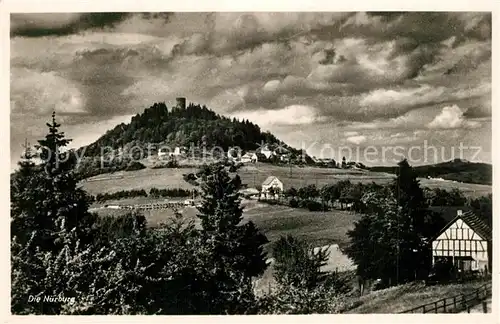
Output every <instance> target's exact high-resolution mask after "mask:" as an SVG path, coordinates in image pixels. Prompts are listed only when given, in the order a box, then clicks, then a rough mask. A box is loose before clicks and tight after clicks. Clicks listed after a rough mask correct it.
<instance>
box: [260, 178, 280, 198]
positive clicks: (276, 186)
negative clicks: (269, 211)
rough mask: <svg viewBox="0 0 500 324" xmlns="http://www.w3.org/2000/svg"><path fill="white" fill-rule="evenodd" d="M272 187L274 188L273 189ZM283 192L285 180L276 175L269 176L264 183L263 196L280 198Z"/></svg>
mask: <svg viewBox="0 0 500 324" xmlns="http://www.w3.org/2000/svg"><path fill="white" fill-rule="evenodd" d="M271 188H272V189H271ZM272 190H274V191H275V192H274V197H271V196H272V194H271V191H272ZM282 192H283V182H281V181H280V180H279V179H278V178H277V177H275V176H269V177H267V179H266V180H264V182H263V183H262V190H261V195H260V196H261V198H278V197H279V193H282Z"/></svg>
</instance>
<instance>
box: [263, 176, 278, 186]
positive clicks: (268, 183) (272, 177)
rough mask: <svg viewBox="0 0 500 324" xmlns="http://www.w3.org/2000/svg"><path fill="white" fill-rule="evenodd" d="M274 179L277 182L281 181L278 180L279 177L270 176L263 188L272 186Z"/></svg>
mask: <svg viewBox="0 0 500 324" xmlns="http://www.w3.org/2000/svg"><path fill="white" fill-rule="evenodd" d="M274 179H276V180H278V181H279V179H278V178H277V177H275V176H269V177H267V179H266V180H264V182H263V183H262V185H263V186H268V185H270V184H271V182H273V181H274Z"/></svg>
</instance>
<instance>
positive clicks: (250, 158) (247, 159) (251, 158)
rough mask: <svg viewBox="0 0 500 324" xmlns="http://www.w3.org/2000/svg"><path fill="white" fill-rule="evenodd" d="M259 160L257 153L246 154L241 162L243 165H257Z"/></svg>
mask: <svg viewBox="0 0 500 324" xmlns="http://www.w3.org/2000/svg"><path fill="white" fill-rule="evenodd" d="M258 160H259V158H258V157H257V154H256V153H255V152H246V153H245V154H244V155H243V156H242V157H241V162H242V163H255V162H257V161H258Z"/></svg>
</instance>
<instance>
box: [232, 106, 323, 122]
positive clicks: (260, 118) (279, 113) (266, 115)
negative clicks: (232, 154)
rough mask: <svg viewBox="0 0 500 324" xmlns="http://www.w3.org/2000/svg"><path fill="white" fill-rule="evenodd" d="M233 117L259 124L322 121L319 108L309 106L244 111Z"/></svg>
mask: <svg viewBox="0 0 500 324" xmlns="http://www.w3.org/2000/svg"><path fill="white" fill-rule="evenodd" d="M233 117H236V118H239V119H248V120H250V121H253V122H255V123H257V124H259V125H264V126H270V125H303V124H312V123H314V122H318V121H320V117H319V116H318V115H317V110H316V109H314V108H313V107H308V106H300V105H294V106H288V107H285V108H281V109H276V110H264V111H259V110H255V111H242V112H239V113H237V114H234V115H233Z"/></svg>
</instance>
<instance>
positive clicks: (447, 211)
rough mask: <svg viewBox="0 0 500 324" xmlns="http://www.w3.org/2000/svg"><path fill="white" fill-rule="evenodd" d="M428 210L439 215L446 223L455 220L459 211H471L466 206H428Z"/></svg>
mask: <svg viewBox="0 0 500 324" xmlns="http://www.w3.org/2000/svg"><path fill="white" fill-rule="evenodd" d="M428 209H429V210H430V211H433V212H436V213H439V214H440V215H441V217H442V218H443V219H444V221H445V222H446V223H448V222H451V221H452V220H453V219H455V218H456V217H457V213H458V211H459V210H461V211H462V212H464V213H465V212H468V211H472V209H471V208H470V207H467V206H430V207H429V208H428Z"/></svg>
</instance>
